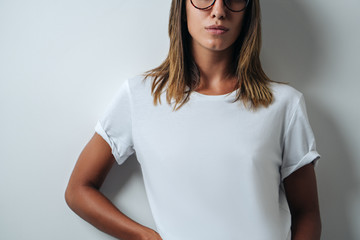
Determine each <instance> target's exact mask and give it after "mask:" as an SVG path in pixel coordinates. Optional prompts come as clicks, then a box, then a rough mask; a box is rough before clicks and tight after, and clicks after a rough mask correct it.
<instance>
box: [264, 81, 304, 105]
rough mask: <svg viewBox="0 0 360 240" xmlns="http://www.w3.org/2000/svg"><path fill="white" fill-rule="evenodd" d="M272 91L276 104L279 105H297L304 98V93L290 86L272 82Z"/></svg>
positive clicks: (270, 85)
mask: <svg viewBox="0 0 360 240" xmlns="http://www.w3.org/2000/svg"><path fill="white" fill-rule="evenodd" d="M269 87H270V89H271V90H272V93H273V96H274V103H275V104H279V105H292V106H293V105H296V104H297V103H298V102H299V101H300V99H301V98H302V97H303V93H302V92H300V91H299V90H297V89H296V88H294V87H293V86H290V85H289V84H283V83H277V82H270V84H269Z"/></svg>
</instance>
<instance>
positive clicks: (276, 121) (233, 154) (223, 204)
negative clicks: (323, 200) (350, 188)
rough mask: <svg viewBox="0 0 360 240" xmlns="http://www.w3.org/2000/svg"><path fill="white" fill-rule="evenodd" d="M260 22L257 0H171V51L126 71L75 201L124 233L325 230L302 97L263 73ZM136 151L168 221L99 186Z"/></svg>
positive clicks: (83, 159) (282, 234) (85, 214)
mask: <svg viewBox="0 0 360 240" xmlns="http://www.w3.org/2000/svg"><path fill="white" fill-rule="evenodd" d="M260 33H261V29H260V6H259V1H258V0H250V1H246V0H216V1H212V0H173V1H172V4H171V10H170V22H169V35H170V50H169V55H168V57H167V58H166V60H165V61H164V62H163V64H161V65H160V66H159V67H158V68H155V69H152V70H150V71H148V72H147V73H146V74H144V75H145V76H135V77H133V78H130V79H127V80H126V81H125V82H124V83H123V84H122V85H121V87H120V89H119V91H118V93H117V94H116V96H115V97H114V98H113V100H112V102H111V103H110V105H109V106H108V107H107V109H106V111H105V112H104V114H103V116H102V117H101V119H99V121H98V123H97V125H96V127H95V131H96V132H95V134H94V136H93V137H92V139H91V140H90V141H89V143H88V144H87V145H86V147H85V148H84V150H83V151H82V153H81V154H80V156H79V159H78V161H77V163H76V166H75V168H74V170H73V173H72V175H71V178H70V181H69V184H68V187H67V190H66V194H65V198H66V202H67V203H68V205H69V206H70V208H71V209H72V210H73V211H74V212H76V213H77V214H78V215H79V216H80V217H82V218H83V219H85V220H86V221H88V222H89V223H91V224H93V225H94V226H95V227H97V228H98V229H100V230H102V231H104V232H106V233H108V234H110V235H112V236H114V237H117V238H119V239H123V240H135V239H139V240H143V239H149V240H150V239H151V240H159V239H165V240H205V239H206V240H212V239H214V240H219V239H227V240H237V239H266V240H279V239H284V240H287V239H294V240H295V239H307V240H311V239H320V232H321V220H320V213H319V205H318V196H317V187H316V177H315V172H314V165H315V164H316V163H317V161H318V159H319V157H320V155H319V154H318V152H317V151H316V146H315V139H314V136H313V132H312V130H311V127H310V125H309V121H308V119H307V114H306V107H305V102H304V98H303V95H302V94H301V93H300V92H299V91H297V90H295V89H294V88H292V87H290V86H288V85H286V84H282V83H279V82H275V81H272V80H270V79H269V78H268V77H267V76H266V75H265V73H264V72H263V70H262V68H261V64H260V60H259V51H260V42H261V36H260ZM161 100H163V101H161ZM164 101H166V102H165V103H164ZM158 103H160V104H158ZM135 152H136V156H137V159H138V161H139V163H140V164H141V170H142V173H143V177H144V183H145V187H146V192H147V196H148V199H149V203H150V207H151V210H152V213H153V217H154V220H155V222H156V226H157V230H158V232H157V231H155V230H153V229H150V228H148V227H146V226H143V225H141V224H139V223H137V222H135V221H133V220H132V219H130V218H129V217H127V216H126V215H124V214H123V213H122V212H121V211H119V210H118V209H117V208H116V207H115V206H114V205H113V204H112V203H111V202H110V201H109V200H108V199H107V198H106V197H105V196H103V195H102V194H101V193H100V192H99V188H100V186H101V184H102V183H103V181H104V179H105V177H106V175H107V173H108V171H109V170H110V168H111V166H112V164H113V163H114V161H116V162H117V163H118V164H122V163H123V162H124V161H125V160H126V159H127V158H128V157H129V156H130V155H132V154H133V153H135Z"/></svg>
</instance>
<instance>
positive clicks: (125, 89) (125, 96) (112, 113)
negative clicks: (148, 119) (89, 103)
mask: <svg viewBox="0 0 360 240" xmlns="http://www.w3.org/2000/svg"><path fill="white" fill-rule="evenodd" d="M131 107H132V106H131V96H130V88H129V82H128V80H126V81H125V82H123V83H122V84H121V86H120V88H119V90H118V91H117V93H116V94H115V96H114V97H113V98H112V100H111V102H110V104H109V105H108V106H107V108H106V109H105V111H104V112H103V114H102V116H101V117H100V119H99V120H98V121H97V124H96V126H95V132H96V133H98V134H99V135H100V136H102V138H103V139H104V140H105V141H106V142H107V143H108V144H109V146H110V147H111V150H112V154H113V155H114V158H115V160H116V161H117V163H118V164H119V165H120V164H122V163H123V162H125V160H126V159H127V158H128V157H129V156H130V155H132V154H133V153H134V152H135V151H134V149H133V139H132V117H131V113H132V110H131Z"/></svg>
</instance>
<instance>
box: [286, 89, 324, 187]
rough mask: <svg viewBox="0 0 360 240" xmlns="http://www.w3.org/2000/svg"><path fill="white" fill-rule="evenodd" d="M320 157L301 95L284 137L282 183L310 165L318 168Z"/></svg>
mask: <svg viewBox="0 0 360 240" xmlns="http://www.w3.org/2000/svg"><path fill="white" fill-rule="evenodd" d="M320 157H321V156H320V155H319V153H318V152H317V150H316V142H315V138H314V133H313V131H312V128H311V126H310V123H309V120H308V116H307V111H306V105H305V100H304V96H303V94H301V96H300V98H299V102H298V104H297V106H296V107H295V110H294V111H293V114H292V116H291V118H290V122H289V124H288V126H287V130H286V131H285V135H284V144H283V152H282V165H281V170H280V172H281V181H283V180H284V179H285V178H286V177H288V176H289V175H290V174H291V173H293V172H295V171H296V170H298V169H299V168H301V167H303V166H305V165H306V164H308V163H311V162H313V161H314V164H315V166H317V164H318V160H319V158H320Z"/></svg>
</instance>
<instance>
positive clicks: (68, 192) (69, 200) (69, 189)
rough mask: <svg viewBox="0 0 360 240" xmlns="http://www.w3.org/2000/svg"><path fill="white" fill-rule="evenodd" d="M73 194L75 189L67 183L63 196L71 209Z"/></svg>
mask: <svg viewBox="0 0 360 240" xmlns="http://www.w3.org/2000/svg"><path fill="white" fill-rule="evenodd" d="M74 195H75V190H74V189H73V188H72V187H71V186H70V185H68V186H67V187H66V190H65V194H64V197H65V202H66V204H67V205H68V206H69V208H70V209H73V202H74Z"/></svg>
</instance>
